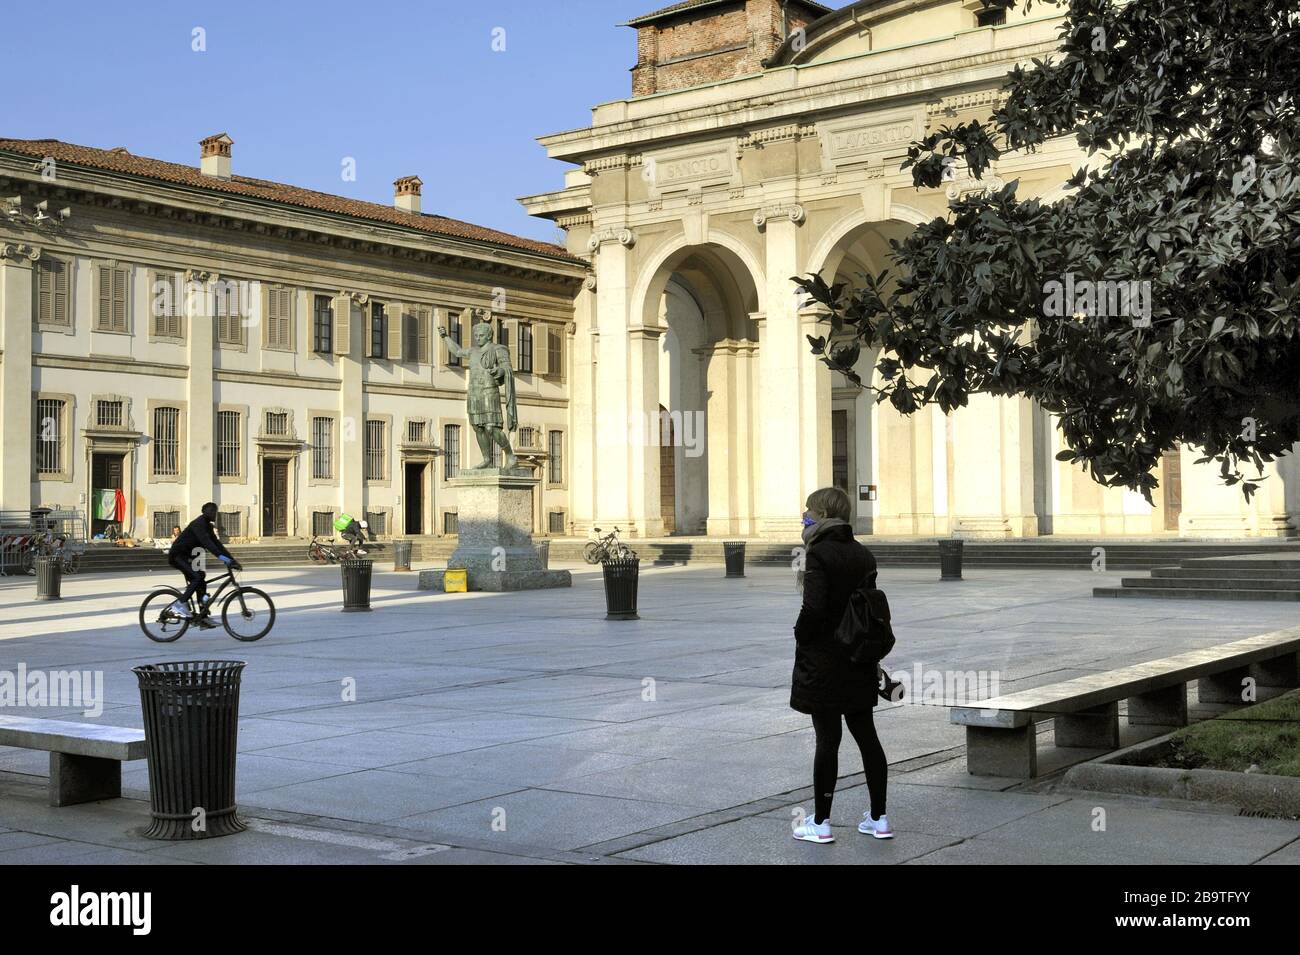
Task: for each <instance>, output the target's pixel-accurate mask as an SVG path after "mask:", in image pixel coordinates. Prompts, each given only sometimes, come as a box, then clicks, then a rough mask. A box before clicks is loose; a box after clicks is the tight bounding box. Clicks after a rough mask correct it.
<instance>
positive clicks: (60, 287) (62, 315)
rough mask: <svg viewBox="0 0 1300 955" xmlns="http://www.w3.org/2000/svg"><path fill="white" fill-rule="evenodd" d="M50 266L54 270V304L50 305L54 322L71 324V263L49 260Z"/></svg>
mask: <svg viewBox="0 0 1300 955" xmlns="http://www.w3.org/2000/svg"><path fill="white" fill-rule="evenodd" d="M50 267H51V268H52V269H53V270H54V276H53V280H54V281H53V284H54V294H53V298H54V304H53V307H52V312H53V318H54V324H56V325H71V324H72V295H71V288H72V266H71V263H68V262H61V261H59V260H58V259H53V260H51V261H50Z"/></svg>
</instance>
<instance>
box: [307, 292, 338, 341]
mask: <svg viewBox="0 0 1300 955" xmlns="http://www.w3.org/2000/svg"><path fill="white" fill-rule="evenodd" d="M312 332H313V335H312V350H313V351H316V352H319V353H321V354H329V353H330V352H331V351H332V350H333V349H334V310H333V309H332V308H331V307H330V298H329V296H328V295H317V296H316V310H315V317H314V319H313V321H312Z"/></svg>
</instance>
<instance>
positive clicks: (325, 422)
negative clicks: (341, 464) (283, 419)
mask: <svg viewBox="0 0 1300 955" xmlns="http://www.w3.org/2000/svg"><path fill="white" fill-rule="evenodd" d="M311 476H312V479H313V480H316V481H332V480H334V419H333V418H312V419H311Z"/></svg>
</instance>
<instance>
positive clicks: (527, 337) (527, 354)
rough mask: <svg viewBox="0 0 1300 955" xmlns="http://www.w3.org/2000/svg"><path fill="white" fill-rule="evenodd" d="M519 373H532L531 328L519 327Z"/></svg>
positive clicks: (529, 326)
mask: <svg viewBox="0 0 1300 955" xmlns="http://www.w3.org/2000/svg"><path fill="white" fill-rule="evenodd" d="M517 370H518V371H521V372H526V373H528V374H532V371H533V326H531V325H525V324H523V323H520V325H519V368H518V369H517Z"/></svg>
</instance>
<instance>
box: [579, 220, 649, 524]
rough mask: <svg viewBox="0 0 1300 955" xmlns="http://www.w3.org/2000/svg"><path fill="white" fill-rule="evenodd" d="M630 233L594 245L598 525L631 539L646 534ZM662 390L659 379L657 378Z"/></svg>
mask: <svg viewBox="0 0 1300 955" xmlns="http://www.w3.org/2000/svg"><path fill="white" fill-rule="evenodd" d="M635 242H636V238H635V236H633V235H632V233H631V232H630V231H628V230H612V229H604V230H597V231H596V233H595V234H593V236H592V238H591V243H590V245H589V247H590V248H591V249H592V251H594V252H596V262H595V265H596V328H597V330H598V332H599V339H598V342H597V347H596V377H595V395H594V401H593V405H594V408H593V410H594V412H595V415H594V417H595V425H596V447H595V454H596V466H595V468H594V472H595V478H596V513H595V518H594V520H595V523H597V524H599V525H600V527H601V528H603V529H604V530H605V531H606V532H608V531H609V530H611V529H612V528H613V527H614V526H618V527H621V528H622V529H623V532H624V534H625V535H628V534H634V533H641V531H642V529H641V528H639V527H637V526H636V523H635V520H634V518H633V516H632V514H633V508H632V501H631V493H630V492H631V473H630V469H631V459H632V455H631V453H630V449H629V447H628V436H627V428H628V416H629V413H630V412H631V411H633V410H634V409H635V408H639V407H641V406H642V401H641V399H640V397H639V396H638V397H635V398H634V396H633V395H632V392H631V387H630V384H629V382H628V370H629V367H630V362H631V345H632V339H631V337H630V336H629V334H628V324H629V323H628V309H629V307H630V304H629V302H628V296H629V295H631V285H632V276H631V252H630V251H629V250H630V249H631V246H632V245H633V244H634V243H635ZM656 390H657V379H656Z"/></svg>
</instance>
